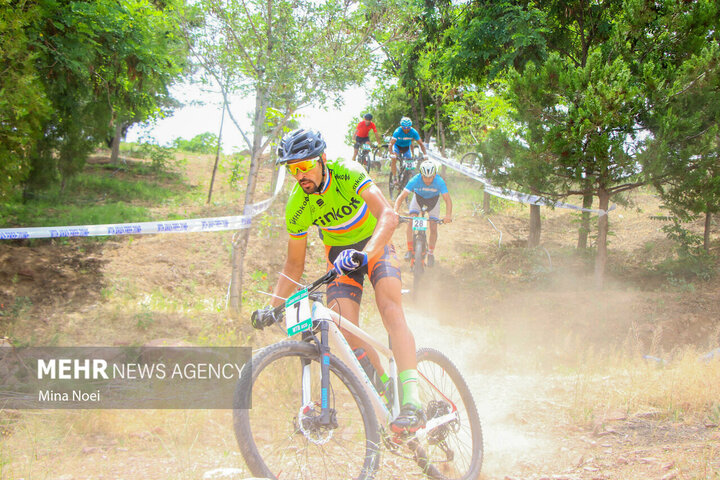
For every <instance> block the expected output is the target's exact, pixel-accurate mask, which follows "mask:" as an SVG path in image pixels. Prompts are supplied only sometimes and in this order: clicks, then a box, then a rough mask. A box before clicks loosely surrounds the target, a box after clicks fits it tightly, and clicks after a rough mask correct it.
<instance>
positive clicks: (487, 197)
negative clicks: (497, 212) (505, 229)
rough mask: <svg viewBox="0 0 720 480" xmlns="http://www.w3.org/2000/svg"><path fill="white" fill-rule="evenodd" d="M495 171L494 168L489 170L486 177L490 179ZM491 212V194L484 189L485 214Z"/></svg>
mask: <svg viewBox="0 0 720 480" xmlns="http://www.w3.org/2000/svg"><path fill="white" fill-rule="evenodd" d="M493 172H494V171H493V170H489V171H488V172H487V173H486V176H487V177H486V178H488V179H490V178H492V175H493ZM491 213H492V209H491V208H490V194H489V193H487V192H486V191H485V190H484V189H483V214H484V215H490V214H491Z"/></svg>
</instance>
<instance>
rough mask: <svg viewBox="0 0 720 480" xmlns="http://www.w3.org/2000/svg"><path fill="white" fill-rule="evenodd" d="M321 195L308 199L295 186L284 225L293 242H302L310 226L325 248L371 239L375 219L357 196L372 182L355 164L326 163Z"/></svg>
mask: <svg viewBox="0 0 720 480" xmlns="http://www.w3.org/2000/svg"><path fill="white" fill-rule="evenodd" d="M325 165H326V166H325V178H326V181H325V184H324V185H323V188H322V191H321V192H319V193H312V194H310V195H308V194H306V193H305V192H303V190H302V188H301V187H300V185H299V184H296V185H295V186H294V187H293V189H292V192H290V198H289V199H288V203H287V207H286V208H285V223H286V225H287V230H288V233H289V234H290V236H291V237H293V238H302V237H304V236H305V235H307V233H308V229H309V228H310V226H311V225H317V226H318V227H319V228H320V234H321V236H322V239H323V243H324V244H325V245H329V246H331V247H335V246H345V245H353V244H355V243H358V242H360V241H361V240H365V239H366V238H369V237H370V236H372V234H373V231H374V230H375V225H376V224H377V219H376V218H375V217H374V216H373V215H372V213H370V209H369V208H368V206H367V204H366V203H365V200H363V199H362V197H361V196H360V193H362V192H363V191H364V190H366V189H367V188H369V187H370V186H371V185H372V184H373V181H372V179H371V178H370V176H369V175H368V173H367V172H366V171H365V169H364V168H363V167H362V166H361V165H360V164H359V163H357V162H353V161H350V160H348V161H345V160H328V161H327V162H326V164H325Z"/></svg>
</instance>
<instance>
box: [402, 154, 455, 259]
mask: <svg viewBox="0 0 720 480" xmlns="http://www.w3.org/2000/svg"><path fill="white" fill-rule="evenodd" d="M419 170H420V173H418V174H417V175H415V176H414V177H413V178H411V179H410V181H408V183H407V185H406V186H405V188H404V189H403V191H402V193H401V194H400V195H399V196H398V198H397V200H395V211H396V212H399V211H400V206H401V205H402V204H403V202H404V201H405V198H406V197H407V196H408V195H409V194H411V193H414V194H415V195H413V198H412V201H411V202H410V215H419V214H420V209H421V208H422V207H425V208H426V209H427V212H428V217H430V219H431V220H440V202H438V200H439V199H440V195H442V197H443V200H445V218H443V222H444V223H450V222H452V199H451V198H450V193H448V189H447V185H446V184H445V180H443V178H442V177H441V176H440V175H438V173H437V164H436V163H435V161H434V160H425V161H424V162H423V163H422V164H421V165H420V168H419ZM437 237H438V233H437V223H435V222H430V238H428V250H427V265H428V267H432V266H433V264H434V263H435V257H434V255H433V253H434V251H435V244H436V243H437ZM407 245H408V251H407V253H406V254H405V259H406V260H409V259H412V258H415V252H414V249H413V234H412V225H411V224H409V223H408V226H407Z"/></svg>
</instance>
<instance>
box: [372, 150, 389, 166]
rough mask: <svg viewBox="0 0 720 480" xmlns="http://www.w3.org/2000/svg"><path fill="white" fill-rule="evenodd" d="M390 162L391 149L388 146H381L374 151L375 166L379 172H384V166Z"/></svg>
mask: <svg viewBox="0 0 720 480" xmlns="http://www.w3.org/2000/svg"><path fill="white" fill-rule="evenodd" d="M389 161H390V149H389V148H388V146H387V145H379V146H378V147H377V148H376V149H375V150H374V151H373V164H375V168H377V169H378V171H380V170H382V168H383V166H384V165H385V164H386V163H388V162H389Z"/></svg>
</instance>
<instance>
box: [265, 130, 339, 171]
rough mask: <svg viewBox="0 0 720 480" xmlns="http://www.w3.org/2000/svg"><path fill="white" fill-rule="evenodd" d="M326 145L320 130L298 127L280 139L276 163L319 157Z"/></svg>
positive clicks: (281, 163)
mask: <svg viewBox="0 0 720 480" xmlns="http://www.w3.org/2000/svg"><path fill="white" fill-rule="evenodd" d="M326 146H327V145H326V143H325V140H323V137H322V134H321V133H320V132H318V131H316V130H310V129H304V128H298V129H296V130H293V131H292V132H290V133H288V134H286V135H285V136H284V137H283V138H282V140H281V141H280V145H279V146H278V149H277V154H278V159H277V161H276V162H275V165H283V164H285V163H287V162H289V161H291V160H302V159H304V158H312V157H317V156H319V155H322V153H323V152H324V151H325V147H326Z"/></svg>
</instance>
